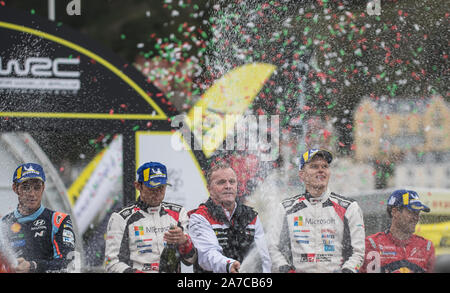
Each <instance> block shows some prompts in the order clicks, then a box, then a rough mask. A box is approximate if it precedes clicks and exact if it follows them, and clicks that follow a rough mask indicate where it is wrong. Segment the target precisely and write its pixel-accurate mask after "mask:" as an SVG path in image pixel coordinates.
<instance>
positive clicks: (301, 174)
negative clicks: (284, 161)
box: [298, 169, 305, 182]
mask: <svg viewBox="0 0 450 293" xmlns="http://www.w3.org/2000/svg"><path fill="white" fill-rule="evenodd" d="M304 176H305V171H304V170H303V169H301V170H299V171H298V177H299V178H300V180H301V181H302V182H303V181H304V180H303V177H304Z"/></svg>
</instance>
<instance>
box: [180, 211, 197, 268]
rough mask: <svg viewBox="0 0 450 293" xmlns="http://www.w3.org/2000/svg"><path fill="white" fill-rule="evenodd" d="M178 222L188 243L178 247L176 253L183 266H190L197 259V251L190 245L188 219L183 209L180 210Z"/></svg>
mask: <svg viewBox="0 0 450 293" xmlns="http://www.w3.org/2000/svg"><path fill="white" fill-rule="evenodd" d="M179 222H180V224H181V226H182V228H183V231H184V232H185V234H186V236H187V237H188V241H187V242H186V243H185V244H184V245H179V246H178V251H179V252H180V255H181V257H182V261H183V263H184V264H185V265H191V264H193V263H194V262H195V260H196V259H197V250H196V249H195V247H194V245H193V243H192V239H191V237H190V236H189V231H188V226H189V225H188V224H189V218H188V215H187V212H186V210H185V209H184V208H182V209H181V211H180V217H179Z"/></svg>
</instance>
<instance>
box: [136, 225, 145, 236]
mask: <svg viewBox="0 0 450 293" xmlns="http://www.w3.org/2000/svg"><path fill="white" fill-rule="evenodd" d="M143 235H144V227H142V226H134V236H143Z"/></svg>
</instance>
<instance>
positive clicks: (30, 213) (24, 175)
mask: <svg viewBox="0 0 450 293" xmlns="http://www.w3.org/2000/svg"><path fill="white" fill-rule="evenodd" d="M12 189H13V191H14V192H15V193H16V194H17V196H18V201H19V204H18V205H17V208H16V210H14V211H13V212H11V213H10V214H8V215H6V216H5V217H3V218H2V226H3V228H4V230H5V233H6V235H7V237H8V240H9V241H10V242H11V247H12V249H13V251H14V253H15V255H16V257H17V265H16V266H15V267H14V268H13V270H14V271H15V272H16V273H45V272H66V271H67V267H68V265H69V263H70V262H71V260H72V259H71V257H73V256H74V251H75V235H74V232H73V226H72V222H71V219H70V216H69V215H67V214H64V213H61V212H55V211H52V210H50V209H47V208H45V207H44V206H43V205H42V203H41V201H42V196H43V193H44V189H45V173H44V170H43V169H42V167H41V166H40V165H39V164H35V163H26V164H22V165H20V166H19V167H17V169H16V170H15V172H14V175H13V184H12Z"/></svg>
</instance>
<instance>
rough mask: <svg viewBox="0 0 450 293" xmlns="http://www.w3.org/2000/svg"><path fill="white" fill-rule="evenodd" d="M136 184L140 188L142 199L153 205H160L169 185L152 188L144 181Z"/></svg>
mask: <svg viewBox="0 0 450 293" xmlns="http://www.w3.org/2000/svg"><path fill="white" fill-rule="evenodd" d="M134 186H135V187H136V189H137V190H139V193H140V198H141V200H142V201H143V202H145V203H146V204H148V205H149V206H151V207H156V206H159V205H160V204H161V202H162V201H163V200H164V196H165V195H166V187H167V185H165V184H164V185H160V186H158V187H154V188H150V187H148V186H146V185H145V184H144V183H142V182H135V183H134Z"/></svg>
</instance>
